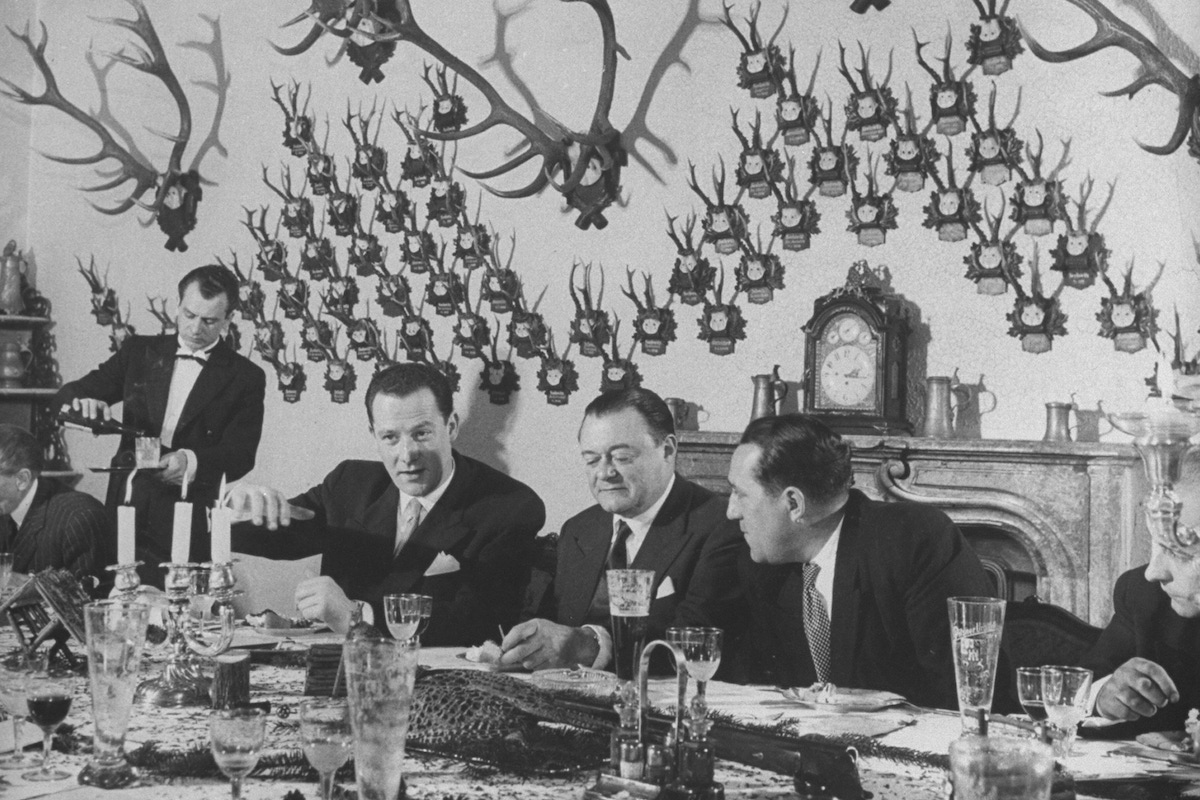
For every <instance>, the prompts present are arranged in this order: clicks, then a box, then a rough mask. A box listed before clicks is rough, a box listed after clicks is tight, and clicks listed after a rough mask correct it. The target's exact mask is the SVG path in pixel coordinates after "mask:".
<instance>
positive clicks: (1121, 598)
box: [1081, 567, 1200, 738]
mask: <svg viewBox="0 0 1200 800" xmlns="http://www.w3.org/2000/svg"><path fill="white" fill-rule="evenodd" d="M1135 656H1138V657H1141V658H1146V659H1149V660H1151V661H1153V662H1154V663H1156V664H1158V665H1159V666H1161V667H1162V668H1163V669H1165V670H1166V671H1167V674H1168V675H1170V676H1171V680H1173V681H1175V686H1176V688H1177V689H1179V702H1178V703H1172V704H1170V705H1168V706H1167V707H1165V708H1162V709H1159V711H1158V713H1157V714H1155V715H1154V716H1152V717H1145V718H1143V719H1140V720H1135V721H1133V722H1127V723H1122V724H1119V725H1113V726H1112V727H1106V728H1099V729H1090V728H1084V729H1083V730H1085V731H1087V733H1088V734H1089V735H1091V734H1099V735H1103V736H1106V737H1107V736H1115V737H1119V738H1128V737H1131V736H1133V735H1135V734H1138V733H1144V732H1146V731H1166V730H1171V731H1181V730H1183V723H1184V721H1185V720H1186V719H1187V713H1188V711H1189V710H1190V709H1193V708H1200V619H1187V618H1185V617H1181V616H1179V615H1178V614H1176V613H1175V611H1174V609H1172V608H1171V600H1170V598H1168V597H1167V594H1166V592H1164V591H1163V590H1162V587H1160V586H1159V585H1158V584H1157V583H1154V582H1153V581H1148V580H1146V568H1145V567H1137V568H1135V569H1131V570H1129V571H1128V572H1126V573H1125V574H1123V575H1122V576H1121V577H1119V578H1117V585H1116V587H1115V588H1114V589H1113V618H1112V622H1110V623H1108V627H1107V628H1105V629H1104V632H1103V633H1101V634H1100V638H1099V639H1098V640H1097V641H1096V644H1095V645H1093V646H1092V649H1091V650H1090V651H1089V652H1088V654H1087V655H1086V656H1084V658H1083V661H1082V663H1081V666H1084V667H1087V668H1089V669H1091V670H1092V672H1093V673H1094V674H1095V676H1096V677H1097V678H1102V677H1104V676H1105V675H1111V674H1112V672H1113V670H1115V669H1116V668H1117V667H1119V666H1121V665H1122V664H1124V663H1125V662H1126V661H1128V660H1129V659H1131V658H1134V657H1135Z"/></svg>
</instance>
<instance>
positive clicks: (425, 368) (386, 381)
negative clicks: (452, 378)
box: [367, 362, 454, 425]
mask: <svg viewBox="0 0 1200 800" xmlns="http://www.w3.org/2000/svg"><path fill="white" fill-rule="evenodd" d="M422 389H428V390H429V391H431V392H433V399H434V401H435V402H436V403H437V407H438V411H440V412H442V419H449V418H450V415H451V414H453V413H454V392H453V391H452V390H451V389H450V382H449V381H447V380H446V376H445V375H443V374H442V372H441V370H439V369H438V368H437V367H431V366H430V365H428V364H417V363H413V362H405V363H403V364H393V365H392V366H390V367H387V368H385V369H381V370H379V371H378V372H376V373H375V376H374V377H373V378H371V385H370V386H368V387H367V419H368V420H369V421H370V422H371V424H372V425H374V424H375V414H374V410H373V409H374V405H375V396H376V395H379V394H386V395H389V396H391V397H408V396H409V395H410V394H414V393H415V392H419V391H421V390H422Z"/></svg>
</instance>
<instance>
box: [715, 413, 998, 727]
mask: <svg viewBox="0 0 1200 800" xmlns="http://www.w3.org/2000/svg"><path fill="white" fill-rule="evenodd" d="M852 478H853V473H852V471H851V466H850V447H849V445H848V444H846V443H845V442H843V441H842V439H841V437H839V436H838V435H837V434H835V433H834V432H833V431H831V430H829V428H827V427H826V426H825V425H823V424H821V423H820V422H819V421H817V420H815V419H813V418H811V417H807V416H803V415H800V414H790V415H786V416H780V417H766V418H763V419H758V420H755V421H754V422H751V423H750V425H749V426H748V427H747V428H746V430H745V432H744V433H743V434H742V438H741V444H739V445H738V447H737V449H736V450H735V451H734V454H733V459H732V461H731V463H730V467H729V482H730V484H731V485H732V487H733V493H732V494H731V495H730V498H729V517H730V518H731V519H736V520H739V521H740V524H741V528H742V531H743V532H744V533H745V536H746V542H747V544H748V545H749V553H748V557H747V558H744V559H743V561H742V563H741V564H740V565H739V570H740V576H741V582H742V585H743V586H745V587H746V591H747V593H748V595H749V600H750V608H751V625H750V630H749V631H748V634H747V636H746V637H745V639H744V642H743V647H742V648H741V650H740V652H739V653H738V655H737V658H736V660H737V664H736V666H735V673H736V674H737V675H738V677H740V678H741V679H743V680H747V681H749V682H755V683H760V682H761V683H773V684H777V685H783V686H808V685H810V684H812V683H814V682H816V681H829V682H831V683H833V684H835V685H838V686H846V687H855V688H863V689H879V690H886V691H893V692H898V693H899V694H902V695H904V696H905V697H906V698H907V699H909V700H911V701H912V702H914V703H918V704H921V705H928V706H937V707H941V708H957V707H958V699H957V693H956V690H955V683H954V665H953V661H952V656H951V645H950V623H949V615H948V612H947V609H946V598H948V597H951V596H956V595H987V594H988V593H989V591H990V588H991V587H990V585H989V583H988V579H987V576H986V574H985V573H984V571H983V568H982V566H980V564H979V560H978V559H977V558H976V557H975V554H974V553H973V552H972V551H971V549H970V548H969V547H968V545H967V543H966V541H965V540H964V539H963V536H962V534H961V533H960V532H959V530H958V528H956V527H955V525H954V523H953V522H951V521H950V519H949V518H948V517H946V515H945V514H943V513H942V512H941V511H938V510H937V509H934V508H931V507H928V506H922V505H919V504H915V503H879V502H875V501H872V500H870V499H868V498H867V497H866V496H865V495H864V494H862V493H861V492H858V491H856V490H854V489H851V488H850V484H851V480H852Z"/></svg>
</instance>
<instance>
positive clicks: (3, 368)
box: [0, 342, 33, 389]
mask: <svg viewBox="0 0 1200 800" xmlns="http://www.w3.org/2000/svg"><path fill="white" fill-rule="evenodd" d="M32 362H33V351H32V350H30V349H29V348H28V347H26V346H25V345H23V344H21V343H20V342H0V388H3V389H19V388H21V387H22V386H24V385H25V373H26V372H28V371H29V365H30V364H31V363H32Z"/></svg>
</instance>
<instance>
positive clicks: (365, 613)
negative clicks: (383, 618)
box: [362, 603, 375, 625]
mask: <svg viewBox="0 0 1200 800" xmlns="http://www.w3.org/2000/svg"><path fill="white" fill-rule="evenodd" d="M362 621H363V622H365V623H367V624H368V625H374V624H375V608H374V606H372V605H371V604H370V603H363V607H362Z"/></svg>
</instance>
